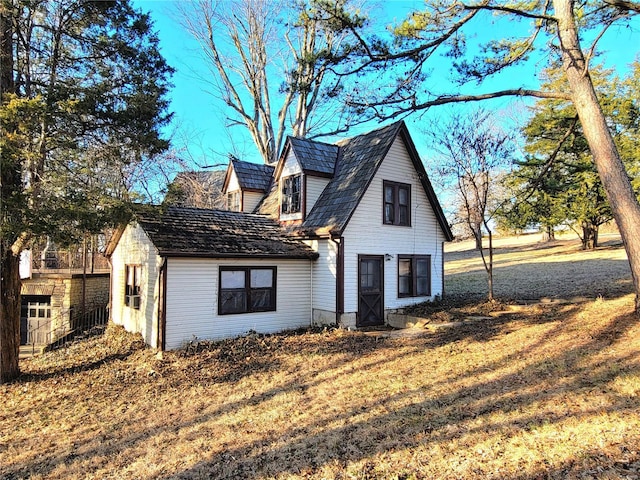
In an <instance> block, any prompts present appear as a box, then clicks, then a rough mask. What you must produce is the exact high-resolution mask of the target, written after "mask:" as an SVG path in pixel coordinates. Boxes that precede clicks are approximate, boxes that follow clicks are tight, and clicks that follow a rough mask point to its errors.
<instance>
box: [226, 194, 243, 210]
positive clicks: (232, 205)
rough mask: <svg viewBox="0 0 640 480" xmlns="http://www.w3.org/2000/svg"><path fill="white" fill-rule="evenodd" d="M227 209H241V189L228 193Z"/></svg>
mask: <svg viewBox="0 0 640 480" xmlns="http://www.w3.org/2000/svg"><path fill="white" fill-rule="evenodd" d="M227 209H228V210H231V211H232V212H239V211H240V190H236V191H235V192H229V193H227Z"/></svg>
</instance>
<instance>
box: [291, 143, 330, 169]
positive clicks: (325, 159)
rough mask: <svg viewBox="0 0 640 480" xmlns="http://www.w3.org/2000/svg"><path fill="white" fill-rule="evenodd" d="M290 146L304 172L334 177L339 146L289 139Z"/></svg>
mask: <svg viewBox="0 0 640 480" xmlns="http://www.w3.org/2000/svg"><path fill="white" fill-rule="evenodd" d="M288 140H289V144H290V145H291V149H292V150H293V153H294V154H295V156H296V159H297V160H298V162H300V166H301V167H302V170H303V171H304V172H317V173H320V174H323V175H327V176H332V175H333V171H334V169H335V166H336V159H337V158H338V149H339V147H338V146H337V145H330V144H328V143H322V142H316V141H313V140H306V139H304V138H296V137H289V138H288Z"/></svg>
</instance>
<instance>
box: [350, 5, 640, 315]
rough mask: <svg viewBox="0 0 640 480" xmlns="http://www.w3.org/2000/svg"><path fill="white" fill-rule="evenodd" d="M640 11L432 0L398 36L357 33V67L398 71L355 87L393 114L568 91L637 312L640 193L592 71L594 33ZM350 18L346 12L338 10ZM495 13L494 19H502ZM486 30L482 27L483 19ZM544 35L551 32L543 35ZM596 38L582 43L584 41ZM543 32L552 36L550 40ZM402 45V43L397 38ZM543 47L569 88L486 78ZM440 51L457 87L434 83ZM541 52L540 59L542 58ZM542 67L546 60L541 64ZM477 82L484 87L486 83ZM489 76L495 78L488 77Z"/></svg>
mask: <svg viewBox="0 0 640 480" xmlns="http://www.w3.org/2000/svg"><path fill="white" fill-rule="evenodd" d="M638 13H640V4H639V3H638V2H633V1H620V0H601V1H594V2H576V1H575V0H551V1H544V2H517V3H511V2H498V1H492V0H479V1H473V2H468V3H464V2H458V1H457V2H442V1H440V0H427V1H426V3H425V8H424V10H423V11H421V12H414V13H413V14H412V15H411V16H410V17H409V18H408V19H407V20H406V21H405V22H404V23H403V24H402V25H400V26H399V27H398V28H397V29H396V34H397V35H396V42H395V44H394V45H389V44H384V43H382V44H381V43H380V42H378V41H369V40H367V39H365V38H363V37H360V50H361V52H362V59H363V60H362V62H361V65H360V66H358V67H357V69H359V70H360V71H363V70H364V69H366V68H368V69H374V70H375V71H376V72H384V71H389V70H390V69H389V64H391V63H392V64H394V65H395V71H393V70H392V74H391V75H392V76H394V78H393V80H392V81H389V82H386V83H382V84H380V85H378V86H377V87H376V88H369V89H367V88H366V85H365V86H361V88H358V89H354V90H353V92H352V95H351V98H350V99H349V100H348V101H349V103H350V104H351V105H352V106H353V108H354V109H356V110H357V111H358V112H360V113H363V114H364V118H363V119H362V121H364V120H366V119H367V118H372V117H373V118H379V119H388V118H394V117H397V116H399V115H405V116H406V115H409V114H410V113H412V112H415V111H418V110H425V109H428V108H430V107H433V106H437V105H445V104H450V103H455V102H472V101H480V100H486V99H491V98H502V97H508V96H520V97H521V96H533V97H537V98H557V99H564V100H569V101H571V102H572V103H573V104H574V106H575V108H576V111H577V114H578V117H579V119H580V122H581V124H582V127H583V130H584V134H585V138H586V139H587V143H588V144H589V148H590V150H591V153H592V155H593V160H594V163H595V165H596V168H597V170H598V174H599V176H600V178H601V181H602V185H603V187H604V189H605V192H606V194H607V199H608V201H609V203H610V204H611V206H612V210H613V216H614V218H615V220H616V223H617V224H618V228H619V230H620V234H621V236H622V240H623V242H624V245H625V249H626V252H627V257H628V259H629V264H630V267H631V272H632V277H633V282H634V290H635V293H636V299H635V310H636V313H638V314H640V203H638V200H637V198H636V196H635V194H634V192H633V188H632V186H631V182H630V180H629V175H628V174H627V172H626V171H625V168H624V165H623V163H622V160H621V157H620V154H619V152H618V150H617V148H616V145H615V144H614V141H613V137H612V134H611V131H610V129H609V127H608V125H607V122H606V119H605V116H604V114H603V112H602V109H601V105H600V103H599V100H598V97H597V95H596V92H595V90H594V86H593V82H592V79H591V77H590V75H589V70H590V60H591V59H592V58H593V57H594V55H595V54H596V53H597V47H598V42H599V41H600V40H601V39H602V37H603V36H604V35H605V33H606V32H607V30H608V29H609V28H610V27H611V26H612V25H614V24H621V23H624V22H629V21H630V19H631V18H632V17H633V16H634V15H636V14H638ZM342 18H343V19H344V18H345V17H344V16H343V17H342ZM496 19H498V20H496ZM500 19H507V20H508V21H509V25H510V28H509V32H516V31H517V32H518V33H519V34H518V33H515V34H512V35H510V36H507V35H508V33H506V32H505V31H504V30H502V29H501V28H493V29H492V30H490V31H491V32H495V35H496V36H495V37H494V39H493V40H490V41H489V42H488V43H487V44H484V45H480V46H479V48H478V49H477V50H476V52H479V53H478V54H475V55H469V54H468V52H467V48H466V47H467V42H468V40H469V37H467V36H465V31H466V29H468V28H473V25H474V24H475V25H476V26H478V22H483V28H484V25H485V24H486V23H490V22H494V21H499V20H500ZM485 30H486V28H485ZM545 37H546V39H545ZM585 38H591V39H592V40H591V44H590V45H588V46H587V47H583V45H582V43H581V41H584V39H585ZM545 40H546V41H545ZM396 45H398V46H399V47H400V48H394V46H396ZM537 49H540V50H541V52H542V53H543V54H545V56H546V57H547V58H549V59H550V61H552V62H553V61H558V60H559V61H560V62H561V63H562V65H563V71H564V75H565V76H566V79H567V81H568V84H569V89H568V90H567V91H551V90H544V89H535V88H527V87H526V86H525V85H524V82H523V81H522V80H521V79H520V78H518V77H517V76H513V77H511V78H510V79H509V82H510V84H511V85H510V86H511V88H505V89H493V88H491V87H490V86H491V84H490V83H489V82H487V81H486V80H487V79H489V78H491V77H492V76H493V75H495V74H499V73H501V72H503V71H506V70H508V69H511V68H512V67H513V66H516V65H521V64H523V63H525V62H527V61H528V60H530V59H532V58H536V59H539V58H540V57H536V56H534V55H532V53H533V52H534V51H535V50H537ZM440 54H443V55H446V56H447V57H448V58H450V59H451V62H452V65H453V66H454V68H455V70H456V71H457V73H458V74H459V75H458V76H457V77H456V78H455V80H456V83H455V84H454V85H455V86H453V87H452V90H453V91H451V92H448V93H445V94H442V93H441V92H438V91H434V90H433V89H430V88H429V87H430V85H431V84H430V82H428V81H427V80H429V77H430V73H431V72H430V67H432V66H433V62H431V61H430V60H431V59H434V58H436V57H438V56H439V55H440ZM542 64H543V62H538V63H537V65H536V67H538V68H540V65H542ZM542 68H544V65H542ZM471 82H476V86H475V88H474V90H473V93H466V92H461V91H460V90H459V89H458V88H457V85H460V84H469V83H471ZM477 84H480V85H481V86H482V87H485V88H487V90H486V91H482V89H481V88H478V85H477ZM487 85H489V87H487Z"/></svg>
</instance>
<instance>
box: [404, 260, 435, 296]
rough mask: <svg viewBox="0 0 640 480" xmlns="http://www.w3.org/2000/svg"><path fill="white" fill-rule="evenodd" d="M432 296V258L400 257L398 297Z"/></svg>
mask: <svg viewBox="0 0 640 480" xmlns="http://www.w3.org/2000/svg"><path fill="white" fill-rule="evenodd" d="M429 295H431V256H429V255H398V297H426V296H429Z"/></svg>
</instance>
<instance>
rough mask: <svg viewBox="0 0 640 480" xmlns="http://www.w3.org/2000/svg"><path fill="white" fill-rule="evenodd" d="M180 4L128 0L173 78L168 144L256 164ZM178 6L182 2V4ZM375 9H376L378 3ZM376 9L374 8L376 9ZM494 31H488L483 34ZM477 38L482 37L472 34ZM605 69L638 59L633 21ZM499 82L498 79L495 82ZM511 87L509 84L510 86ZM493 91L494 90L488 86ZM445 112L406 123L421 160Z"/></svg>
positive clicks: (618, 32) (407, 3) (406, 2)
mask: <svg viewBox="0 0 640 480" xmlns="http://www.w3.org/2000/svg"><path fill="white" fill-rule="evenodd" d="M179 1H181V0H134V1H133V3H134V5H135V6H136V7H138V8H140V9H142V10H143V11H148V12H149V13H150V14H151V17H152V19H153V20H154V23H155V28H156V30H157V32H158V34H159V37H160V47H161V51H162V54H163V55H164V57H165V58H166V60H167V61H168V63H169V64H170V65H171V66H173V67H174V68H175V69H176V73H175V75H174V77H173V83H174V85H175V87H174V89H173V90H172V92H171V109H172V111H173V112H174V122H173V125H172V126H171V132H172V134H173V142H174V145H175V146H176V147H181V146H184V145H188V149H189V152H190V153H191V155H192V157H193V160H192V165H193V168H197V167H198V166H199V165H200V166H202V165H207V164H209V165H210V164H217V163H225V162H226V160H227V154H228V153H229V152H232V151H233V152H235V153H237V154H239V155H240V156H241V158H243V159H246V160H250V161H256V162H259V161H261V160H260V158H259V156H258V154H257V152H256V151H255V148H254V147H253V144H252V142H251V140H250V138H249V137H248V134H245V132H244V129H243V128H242V127H234V128H233V129H232V130H231V131H229V129H227V128H225V123H224V119H225V106H224V105H222V104H221V102H220V101H219V100H216V99H215V97H214V96H213V95H212V94H211V93H208V92H207V91H206V88H207V86H206V85H205V84H204V83H203V82H202V81H201V80H200V79H198V75H203V74H204V72H205V71H206V69H205V68H204V67H203V64H202V61H201V57H200V52H199V47H198V45H197V43H196V42H195V40H193V39H192V38H191V37H190V35H189V34H188V33H187V32H185V31H184V30H183V29H182V27H181V26H180V25H179V24H178V22H177V21H176V20H175V8H176V3H177V2H179ZM182 1H184V0H182ZM382 4H383V5H384V8H383V9H381V10H376V14H378V12H381V14H384V17H385V18H388V19H389V22H388V23H390V22H391V21H393V20H394V19H396V20H400V19H402V18H404V17H405V16H406V14H407V12H409V11H411V10H419V9H420V7H421V6H422V5H423V2H422V1H421V0H395V1H394V0H392V1H386V2H383V3H382ZM378 5H380V4H378ZM378 8H380V7H378ZM495 28H497V26H496V25H491V26H488V29H487V31H491V30H493V29H495ZM477 35H478V36H479V37H482V35H483V32H477ZM603 41H604V43H603V46H604V49H605V54H606V60H607V64H608V65H615V66H616V68H617V70H618V71H619V72H622V70H623V69H624V68H625V67H626V65H628V64H629V63H630V62H631V61H633V60H634V58H636V55H638V50H639V48H638V46H640V22H636V23H635V24H634V27H632V28H631V29H627V28H613V29H610V31H608V32H607V34H606V35H605V37H604V39H603ZM514 76H515V77H516V78H518V79H522V78H528V79H529V83H530V84H529V86H533V87H535V83H536V79H535V76H533V75H531V74H530V73H528V72H527V71H526V70H525V71H510V72H509V75H508V76H505V81H507V82H509V83H511V82H512V80H513V78H514ZM498 81H499V80H498ZM511 86H512V87H513V85H511ZM494 87H495V85H494ZM490 108H493V109H501V110H503V111H504V112H506V113H504V115H506V116H508V115H512V114H513V115H515V116H522V115H523V111H524V108H525V103H524V101H521V100H520V101H515V102H514V100H513V99H501V100H497V101H493V102H492V103H491V107H490ZM447 110H450V107H438V108H437V109H432V110H430V111H429V112H428V114H426V115H425V116H423V117H416V118H413V119H411V120H409V121H408V124H409V128H410V130H411V133H412V135H413V136H414V137H418V138H415V139H416V144H417V147H418V149H419V151H420V153H421V155H422V156H423V157H424V155H425V147H424V145H422V143H421V141H420V138H419V133H420V128H421V125H422V124H423V123H424V122H425V121H426V120H428V119H429V118H437V116H438V115H443V114H446V112H447ZM425 117H426V118H425Z"/></svg>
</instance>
